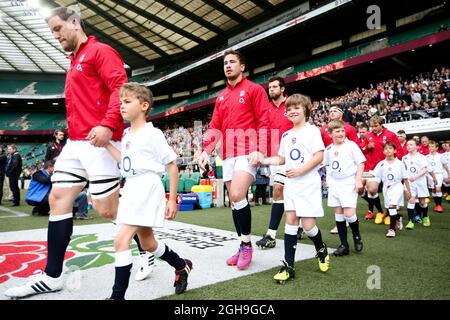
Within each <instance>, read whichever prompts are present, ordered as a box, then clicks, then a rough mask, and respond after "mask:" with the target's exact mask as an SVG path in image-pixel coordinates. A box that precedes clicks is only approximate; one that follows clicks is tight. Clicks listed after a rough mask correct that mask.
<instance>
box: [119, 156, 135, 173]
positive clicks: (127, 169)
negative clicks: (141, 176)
mask: <svg viewBox="0 0 450 320" xmlns="http://www.w3.org/2000/svg"><path fill="white" fill-rule="evenodd" d="M122 167H123V171H125V172H130V171H131V172H132V173H133V175H135V174H136V171H134V169H133V168H131V159H130V157H125V158H123V160H122Z"/></svg>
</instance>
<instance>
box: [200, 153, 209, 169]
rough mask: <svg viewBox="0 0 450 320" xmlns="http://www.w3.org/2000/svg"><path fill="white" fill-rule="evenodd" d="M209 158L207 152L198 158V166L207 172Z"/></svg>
mask: <svg viewBox="0 0 450 320" xmlns="http://www.w3.org/2000/svg"><path fill="white" fill-rule="evenodd" d="M208 160H209V156H208V153H207V152H206V151H203V152H202V153H201V154H200V156H199V157H198V165H199V167H200V168H201V169H202V170H205V164H206V163H207V162H208Z"/></svg>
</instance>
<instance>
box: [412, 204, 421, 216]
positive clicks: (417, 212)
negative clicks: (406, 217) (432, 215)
mask: <svg viewBox="0 0 450 320" xmlns="http://www.w3.org/2000/svg"><path fill="white" fill-rule="evenodd" d="M414 214H415V215H416V216H419V217H421V216H422V208H421V207H420V204H419V203H416V204H415V205H414Z"/></svg>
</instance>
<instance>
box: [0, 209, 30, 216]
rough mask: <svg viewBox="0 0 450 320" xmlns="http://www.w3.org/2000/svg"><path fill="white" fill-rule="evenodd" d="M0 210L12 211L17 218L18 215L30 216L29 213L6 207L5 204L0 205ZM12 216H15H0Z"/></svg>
mask: <svg viewBox="0 0 450 320" xmlns="http://www.w3.org/2000/svg"><path fill="white" fill-rule="evenodd" d="M0 210H2V211H6V212H9V213H12V214H14V215H15V217H16V218H17V217H28V216H29V214H27V213H24V212H20V211H16V210H11V209H9V208H7V207H4V206H0ZM12 217H13V216H7V217H0V218H12Z"/></svg>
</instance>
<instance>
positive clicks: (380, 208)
mask: <svg viewBox="0 0 450 320" xmlns="http://www.w3.org/2000/svg"><path fill="white" fill-rule="evenodd" d="M373 204H374V205H375V207H376V208H377V210H378V212H383V207H382V206H381V201H380V196H377V197H376V198H375V199H373Z"/></svg>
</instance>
